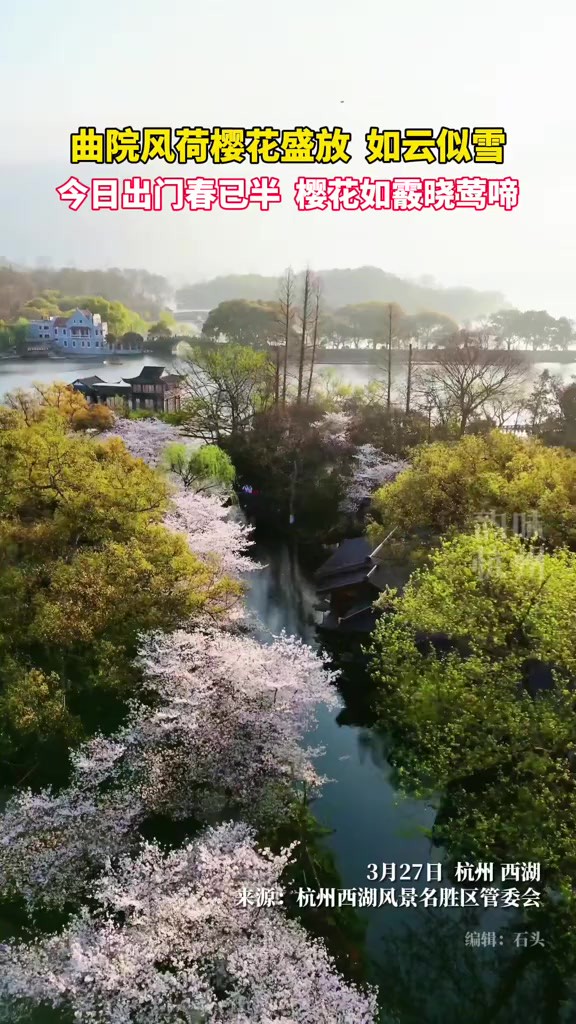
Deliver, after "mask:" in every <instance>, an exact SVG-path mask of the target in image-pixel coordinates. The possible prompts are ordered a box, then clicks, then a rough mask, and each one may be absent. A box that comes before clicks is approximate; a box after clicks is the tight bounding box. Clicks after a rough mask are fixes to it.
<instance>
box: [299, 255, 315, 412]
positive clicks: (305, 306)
mask: <svg viewBox="0 0 576 1024" xmlns="http://www.w3.org/2000/svg"><path fill="white" fill-rule="evenodd" d="M311 285H312V274H311V271H310V268H309V267H307V268H306V273H305V274H304V295H303V299H302V311H301V313H300V323H301V332H300V356H299V360H298V393H297V396H296V402H297V404H298V405H300V403H301V401H302V389H303V384H304V362H305V359H306V338H307V335H308V330H309V327H310V291H311Z"/></svg>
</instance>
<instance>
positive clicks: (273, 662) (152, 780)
mask: <svg viewBox="0 0 576 1024" xmlns="http://www.w3.org/2000/svg"><path fill="white" fill-rule="evenodd" d="M138 664H139V667H140V669H141V670H142V672H143V674H144V678H145V686H146V691H147V695H148V697H149V698H150V701H151V703H152V707H150V706H147V705H146V706H145V705H144V704H136V703H134V704H133V705H132V710H131V714H130V718H129V720H128V722H127V723H126V725H125V726H124V728H123V729H121V730H120V731H119V732H118V733H116V734H115V735H114V736H112V737H110V738H106V737H103V736H97V737H95V738H94V739H92V740H90V741H89V742H87V743H86V744H84V745H83V746H82V747H80V748H79V750H77V751H76V752H74V753H73V754H72V757H71V762H72V775H71V781H70V785H69V787H68V789H67V790H64V791H62V792H60V793H58V794H52V793H51V792H50V791H49V790H46V791H44V792H43V793H41V794H37V795H34V794H32V793H27V792H24V793H20V794H18V795H17V796H15V797H14V798H13V799H12V800H10V801H9V802H8V804H7V806H6V808H5V811H4V814H3V815H2V817H1V818H0V836H1V838H0V893H4V894H8V895H10V896H16V895H20V896H22V897H23V898H24V899H25V901H26V902H27V903H28V904H29V905H31V906H32V905H34V904H35V903H37V902H38V903H48V904H50V905H53V906H63V905H64V904H65V903H66V901H68V900H70V899H71V898H75V897H78V896H79V895H81V893H82V890H83V889H84V888H85V886H86V883H87V881H88V880H89V878H90V877H91V874H92V873H93V871H94V869H95V867H98V866H101V865H103V864H104V862H105V861H106V859H107V858H109V857H113V856H115V855H117V854H119V853H120V852H122V851H123V850H124V849H125V848H126V847H127V846H130V844H132V843H134V842H136V841H137V839H138V831H137V830H138V827H139V826H140V825H141V824H142V823H143V822H144V821H145V820H146V819H150V818H152V817H154V816H156V815H161V816H164V817H169V818H172V819H176V820H178V819H187V818H191V817H194V819H195V820H197V821H205V822H207V823H211V822H213V821H215V820H218V819H221V818H222V817H223V816H226V815H228V814H230V813H231V812H233V813H234V814H236V815H240V814H241V815H242V816H244V817H248V818H249V819H250V820H251V821H252V822H254V823H256V824H259V825H262V824H268V823H270V821H271V820H272V821H277V820H279V816H281V815H282V814H283V813H285V812H286V810H287V808H288V807H289V806H290V805H291V804H292V802H293V799H294V790H295V787H298V785H301V784H305V786H306V790H307V792H308V793H313V792H314V791H317V790H318V789H319V788H320V786H321V784H322V782H323V781H324V780H323V779H322V778H321V776H319V775H318V773H317V771H316V769H315V767H314V759H315V757H316V756H317V755H318V754H319V753H321V751H320V750H316V749H305V748H303V747H302V746H301V741H302V738H303V736H304V735H305V734H306V733H307V732H308V731H309V730H310V728H311V727H312V725H313V724H314V721H315V709H316V708H317V706H318V705H319V704H320V703H324V704H325V705H328V706H333V705H335V703H336V702H337V698H336V696H335V692H334V690H333V688H332V687H331V685H330V684H331V683H332V681H333V679H334V678H335V674H334V673H333V672H331V671H329V670H328V669H327V668H326V667H325V664H324V661H323V659H322V657H321V656H320V655H318V654H316V653H315V652H314V651H312V650H311V649H310V648H309V647H307V646H306V645H305V644H303V643H302V641H300V640H298V639H296V638H294V637H288V636H286V635H285V634H281V635H280V636H279V637H276V638H275V640H274V641H273V642H272V643H270V644H261V643H259V642H258V641H256V640H254V639H252V638H251V637H246V636H242V635H239V634H235V633H232V632H230V631H228V632H227V631H225V630H222V629H215V628H207V629H202V630H200V629H198V630H196V631H194V632H191V633H186V632H184V631H179V632H176V633H174V634H171V635H168V636H167V635H166V634H161V633H157V634H150V635H147V636H146V637H144V638H143V641H142V647H141V652H140V656H139V659H138Z"/></svg>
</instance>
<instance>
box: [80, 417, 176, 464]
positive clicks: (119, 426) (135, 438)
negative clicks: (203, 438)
mask: <svg viewBox="0 0 576 1024" xmlns="http://www.w3.org/2000/svg"><path fill="white" fill-rule="evenodd" d="M112 437H119V438H120V440H121V441H123V442H124V444H125V445H126V447H127V449H128V451H129V452H130V454H131V455H133V456H134V458H136V459H143V461H144V462H146V463H147V464H148V465H149V466H152V467H157V466H159V465H160V464H161V462H162V458H163V455H164V452H165V450H166V448H167V446H168V445H170V444H174V443H175V442H181V441H182V433H181V431H180V430H179V429H178V427H173V426H171V425H170V424H169V423H164V421H163V420H155V419H146V420H128V419H124V418H122V417H118V418H117V419H116V422H115V423H114V428H113V429H112V430H107V431H105V432H104V433H102V434H100V435H99V436H98V440H99V441H107V440H109V439H110V438H112Z"/></svg>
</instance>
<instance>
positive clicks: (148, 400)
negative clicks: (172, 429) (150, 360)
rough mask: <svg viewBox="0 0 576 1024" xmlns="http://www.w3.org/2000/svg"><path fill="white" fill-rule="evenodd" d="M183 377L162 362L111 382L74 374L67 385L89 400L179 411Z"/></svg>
mask: <svg viewBox="0 0 576 1024" xmlns="http://www.w3.org/2000/svg"><path fill="white" fill-rule="evenodd" d="M183 380H184V377H182V376H181V375H180V374H178V373H168V372H167V371H166V369H165V368H164V367H163V366H145V367H144V368H143V369H142V371H141V372H140V373H139V374H138V376H137V377H126V378H123V379H122V380H119V381H116V383H113V384H110V383H107V382H106V381H104V380H102V378H101V377H98V376H96V375H94V376H92V377H78V378H77V379H76V380H75V381H73V382H72V385H71V386H72V387H73V388H74V389H75V391H80V393H81V394H83V395H84V396H85V398H87V399H88V401H89V402H102V403H104V404H105V405H111V406H113V407H115V408H119V407H121V406H125V407H128V408H129V409H149V410H150V411H151V412H179V411H180V400H181V387H182V381H183Z"/></svg>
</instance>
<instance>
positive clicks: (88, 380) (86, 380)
mask: <svg viewBox="0 0 576 1024" xmlns="http://www.w3.org/2000/svg"><path fill="white" fill-rule="evenodd" d="M105 383H106V382H105V381H103V380H102V377H97V376H96V375H94V376H93V377H78V379H77V380H75V381H74V384H86V386H87V387H92V385H93V384H105Z"/></svg>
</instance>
